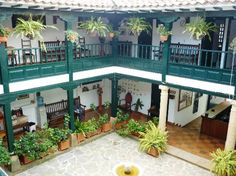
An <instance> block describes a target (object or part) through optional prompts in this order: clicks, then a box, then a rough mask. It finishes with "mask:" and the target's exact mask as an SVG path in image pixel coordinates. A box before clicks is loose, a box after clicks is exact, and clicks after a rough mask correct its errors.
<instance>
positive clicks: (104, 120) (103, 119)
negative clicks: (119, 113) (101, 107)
mask: <svg viewBox="0 0 236 176" xmlns="http://www.w3.org/2000/svg"><path fill="white" fill-rule="evenodd" d="M109 120H110V119H109V116H108V114H107V113H105V114H103V115H100V116H99V120H98V123H99V124H100V125H103V124H106V123H108V122H109Z"/></svg>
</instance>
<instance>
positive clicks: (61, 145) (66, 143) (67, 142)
mask: <svg viewBox="0 0 236 176" xmlns="http://www.w3.org/2000/svg"><path fill="white" fill-rule="evenodd" d="M68 148H70V140H69V139H67V140H65V141H61V142H59V143H58V150H60V151H63V150H66V149H68Z"/></svg>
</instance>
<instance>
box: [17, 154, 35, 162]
mask: <svg viewBox="0 0 236 176" xmlns="http://www.w3.org/2000/svg"><path fill="white" fill-rule="evenodd" d="M19 159H20V163H21V164H29V163H31V162H32V161H33V160H31V159H29V157H27V156H24V155H21V156H19Z"/></svg>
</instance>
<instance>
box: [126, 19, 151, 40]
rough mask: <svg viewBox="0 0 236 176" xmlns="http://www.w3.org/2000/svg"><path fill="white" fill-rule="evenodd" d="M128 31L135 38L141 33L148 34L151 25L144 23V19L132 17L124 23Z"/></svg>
mask: <svg viewBox="0 0 236 176" xmlns="http://www.w3.org/2000/svg"><path fill="white" fill-rule="evenodd" d="M126 25H127V27H128V29H129V31H130V32H131V33H133V34H134V35H135V36H139V35H140V34H141V32H143V31H145V32H149V30H150V29H151V25H150V24H149V23H148V22H146V21H145V18H137V17H132V18H129V19H128V21H127V23H126Z"/></svg>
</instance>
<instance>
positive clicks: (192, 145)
mask: <svg viewBox="0 0 236 176" xmlns="http://www.w3.org/2000/svg"><path fill="white" fill-rule="evenodd" d="M200 128H201V118H197V119H196V120H194V121H192V122H191V123H190V124H188V125H187V126H185V127H182V128H181V127H178V126H174V125H168V126H167V130H168V133H169V139H168V143H169V145H172V146H174V147H177V148H180V149H182V150H185V151H187V152H190V153H192V154H195V155H198V156H201V157H203V158H206V159H210V155H209V153H210V152H212V151H215V150H216V149H217V148H221V149H224V144H225V141H223V140H220V139H217V138H213V137H210V136H207V135H202V134H200Z"/></svg>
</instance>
